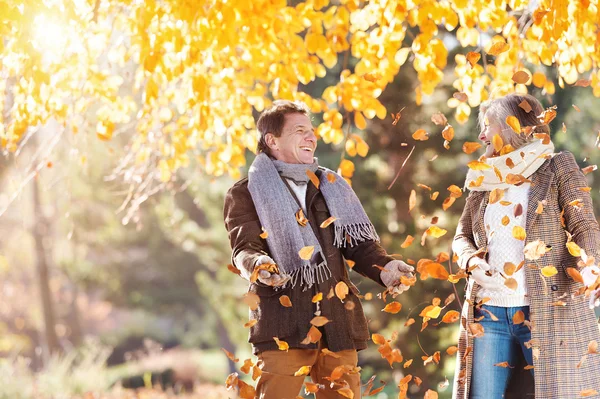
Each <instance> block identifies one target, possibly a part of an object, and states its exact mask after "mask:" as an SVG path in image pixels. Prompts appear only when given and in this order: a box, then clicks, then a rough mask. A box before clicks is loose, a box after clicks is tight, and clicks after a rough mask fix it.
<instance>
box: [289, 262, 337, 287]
mask: <svg viewBox="0 0 600 399" xmlns="http://www.w3.org/2000/svg"><path fill="white" fill-rule="evenodd" d="M331 276H332V274H331V270H330V269H329V266H327V262H325V261H323V262H321V263H319V264H318V265H316V266H312V265H310V264H307V265H304V266H302V267H301V268H299V269H297V270H294V272H293V273H292V274H291V275H290V277H291V279H290V281H289V282H288V283H287V284H286V286H287V285H289V284H291V285H292V289H293V288H294V287H296V285H300V286H301V287H303V289H302V290H303V291H306V290H307V289H309V288H310V287H312V286H313V284H315V283H317V284H321V283H322V282H323V281H326V280H329V279H330V278H331Z"/></svg>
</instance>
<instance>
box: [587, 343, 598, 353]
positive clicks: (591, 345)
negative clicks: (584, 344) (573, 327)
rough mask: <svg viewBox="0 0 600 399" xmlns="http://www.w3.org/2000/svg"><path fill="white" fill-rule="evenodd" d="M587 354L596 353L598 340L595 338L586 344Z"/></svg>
mask: <svg viewBox="0 0 600 399" xmlns="http://www.w3.org/2000/svg"><path fill="white" fill-rule="evenodd" d="M588 354H590V355H595V354H598V342H597V341H596V340H592V341H590V343H589V344H588Z"/></svg>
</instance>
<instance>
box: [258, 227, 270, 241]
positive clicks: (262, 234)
mask: <svg viewBox="0 0 600 399" xmlns="http://www.w3.org/2000/svg"><path fill="white" fill-rule="evenodd" d="M262 230H263V232H262V233H261V234H260V238H262V239H263V240H266V239H267V237H269V233H268V232H267V230H265V229H264V228H263V229H262Z"/></svg>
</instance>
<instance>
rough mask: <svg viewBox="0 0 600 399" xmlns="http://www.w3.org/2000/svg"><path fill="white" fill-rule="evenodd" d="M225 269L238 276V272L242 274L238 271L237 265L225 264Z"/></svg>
mask: <svg viewBox="0 0 600 399" xmlns="http://www.w3.org/2000/svg"><path fill="white" fill-rule="evenodd" d="M227 270H229V271H230V272H231V273H233V274H237V275H238V276H239V275H240V274H242V272H241V271H240V269H238V268H237V267H235V266H233V265H232V264H229V265H227Z"/></svg>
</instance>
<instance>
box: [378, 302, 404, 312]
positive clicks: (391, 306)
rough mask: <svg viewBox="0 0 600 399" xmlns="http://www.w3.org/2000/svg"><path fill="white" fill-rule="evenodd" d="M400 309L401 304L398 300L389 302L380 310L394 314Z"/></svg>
mask: <svg viewBox="0 0 600 399" xmlns="http://www.w3.org/2000/svg"><path fill="white" fill-rule="evenodd" d="M401 309H402V304H401V303H400V302H395V301H394V302H390V303H388V304H387V305H385V307H384V308H383V309H382V310H381V311H382V312H387V313H391V314H396V313H398V312H399V311H400V310H401Z"/></svg>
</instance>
